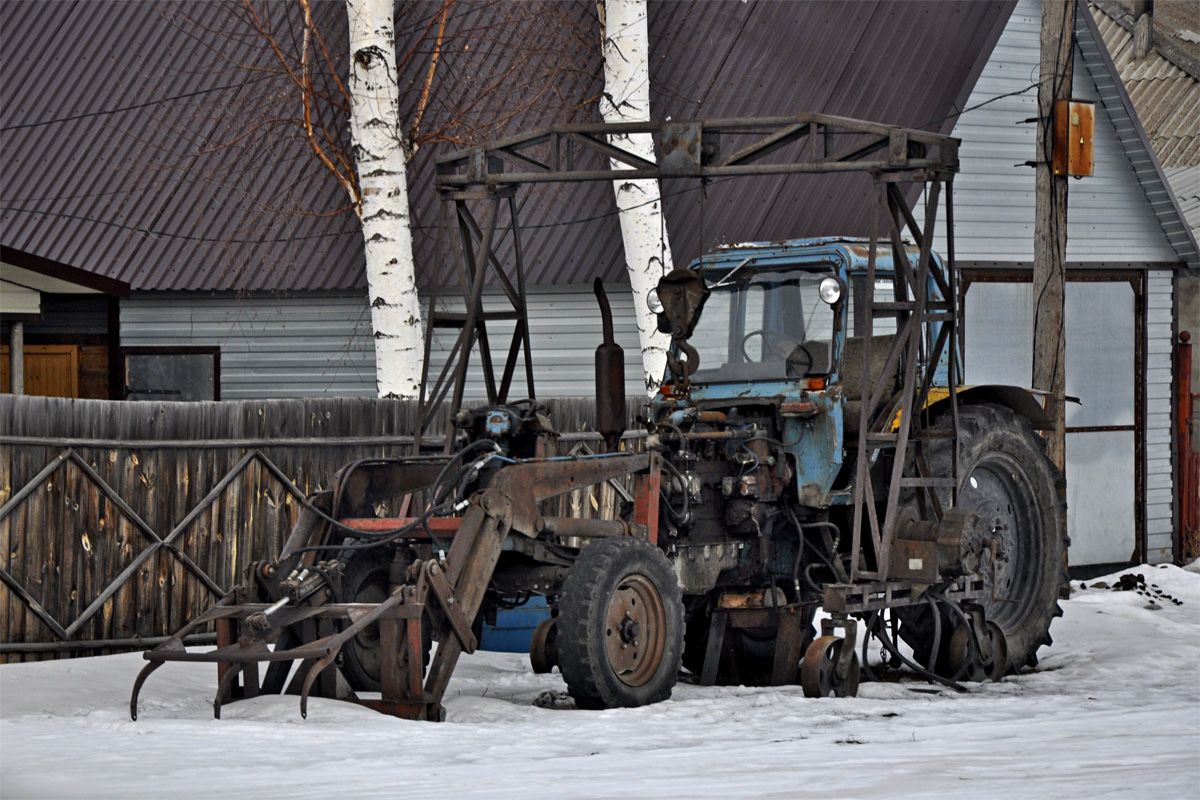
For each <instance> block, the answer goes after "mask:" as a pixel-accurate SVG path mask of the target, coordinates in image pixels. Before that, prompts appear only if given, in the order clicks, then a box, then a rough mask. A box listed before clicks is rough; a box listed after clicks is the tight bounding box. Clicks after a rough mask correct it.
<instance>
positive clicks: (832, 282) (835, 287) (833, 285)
mask: <svg viewBox="0 0 1200 800" xmlns="http://www.w3.org/2000/svg"><path fill="white" fill-rule="evenodd" d="M820 292H821V299H822V300H824V301H825V302H826V303H828V304H829V305H833V304H834V303H836V302H837V301H838V300H841V299H842V282H841V281H839V280H838V279H837V278H832V277H831V278H825V279H824V280H823V281H821V287H820Z"/></svg>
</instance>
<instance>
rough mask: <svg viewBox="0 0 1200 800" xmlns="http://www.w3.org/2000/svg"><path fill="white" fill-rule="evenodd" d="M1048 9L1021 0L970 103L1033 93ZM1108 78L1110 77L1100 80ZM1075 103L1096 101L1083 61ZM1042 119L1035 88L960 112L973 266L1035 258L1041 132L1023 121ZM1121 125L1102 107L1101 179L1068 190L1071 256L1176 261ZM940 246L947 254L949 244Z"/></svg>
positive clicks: (958, 192)
mask: <svg viewBox="0 0 1200 800" xmlns="http://www.w3.org/2000/svg"><path fill="white" fill-rule="evenodd" d="M1040 15H1041V5H1040V3H1038V2H1036V0H1020V2H1018V4H1017V8H1016V10H1015V11H1014V12H1013V15H1012V17H1011V18H1010V19H1009V23H1008V26H1007V27H1006V29H1005V31H1004V33H1003V35H1002V36H1001V38H1000V41H999V43H998V44H997V46H996V49H995V50H994V51H993V54H992V57H991V59H990V60H989V62H988V64H987V66H986V67H985V68H984V72H983V74H982V75H981V76H980V79H979V82H978V84H977V86H976V88H975V91H974V92H973V93H972V95H971V98H970V100H969V101H968V104H967V106H968V108H970V107H972V106H975V105H978V104H980V103H983V102H985V101H988V100H991V99H993V98H995V97H998V96H999V95H1002V94H1006V93H1009V92H1018V91H1020V90H1021V89H1024V88H1026V87H1027V86H1028V85H1029V83H1030V81H1029V80H1027V79H1028V78H1029V76H1031V75H1032V76H1034V78H1035V79H1036V75H1037V57H1038V37H1039V26H1040ZM1101 77H1103V76H1101ZM1074 94H1075V95H1076V96H1080V97H1084V98H1089V99H1094V100H1098V99H1099V96H1100V95H1099V91H1098V89H1097V87H1096V84H1095V82H1094V81H1093V80H1092V79H1091V76H1090V75H1089V72H1088V70H1087V68H1086V66H1085V65H1084V64H1083V63H1082V62H1081V61H1080V59H1078V58H1077V59H1076V67H1075V90H1074ZM1035 116H1037V100H1036V94H1035V93H1034V92H1033V91H1027V92H1026V93H1024V94H1019V95H1016V96H1014V97H1009V98H1005V99H1003V100H997V101H995V102H993V103H991V104H989V105H987V106H984V107H983V108H981V109H979V110H978V111H969V112H967V113H966V114H964V115H962V116H961V117H960V118H959V120H958V123H957V124H956V125H955V128H954V135H955V136H958V137H960V138H962V140H963V144H962V148H961V151H960V155H961V159H962V170H961V172H960V174H959V175H958V177H957V178H956V179H955V191H954V201H955V244H956V252H957V255H958V257H960V258H963V259H968V260H981V261H983V260H988V261H992V260H996V261H1010V260H1011V261H1031V260H1032V258H1033V229H1034V203H1035V198H1034V175H1033V170H1032V169H1030V168H1028V167H1025V166H1023V162H1025V161H1028V160H1030V159H1032V158H1033V157H1034V150H1035V139H1036V130H1035V128H1034V126H1033V125H1018V124H1015V123H1018V122H1020V121H1021V120H1024V119H1028V118H1030V117H1035ZM1121 124H1122V123H1121V120H1119V119H1116V120H1114V119H1112V118H1110V116H1109V115H1108V113H1107V111H1106V109H1105V107H1104V106H1103V105H1099V106H1097V114H1096V175H1095V176H1093V177H1090V178H1084V179H1082V180H1080V181H1072V182H1071V186H1070V204H1071V213H1070V214H1069V215H1068V236H1067V253H1068V258H1069V259H1070V260H1074V261H1115V260H1130V261H1160V260H1167V261H1173V260H1175V259H1177V258H1178V255H1177V254H1176V252H1175V250H1174V248H1172V246H1171V243H1170V242H1169V241H1168V240H1167V236H1166V234H1165V233H1164V231H1163V222H1162V221H1160V219H1159V218H1157V217H1156V216H1155V210H1154V208H1153V207H1152V206H1151V204H1150V203H1149V200H1148V198H1147V194H1146V191H1145V189H1144V188H1143V185H1142V183H1141V182H1140V179H1139V176H1138V174H1137V173H1135V171H1134V165H1133V163H1132V162H1131V160H1130V157H1129V155H1127V154H1126V152H1125V148H1124V146H1123V144H1122V141H1121V137H1120V135H1119V131H1118V127H1119V126H1120V125H1121ZM935 246H936V247H938V248H939V249H940V250H941V251H942V252H944V251H945V237H944V236H939V237H937V240H936V245H935Z"/></svg>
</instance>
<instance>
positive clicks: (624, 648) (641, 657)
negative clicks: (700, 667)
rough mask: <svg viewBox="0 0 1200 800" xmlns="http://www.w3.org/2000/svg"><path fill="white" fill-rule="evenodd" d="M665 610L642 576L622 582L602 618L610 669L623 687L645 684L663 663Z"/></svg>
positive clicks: (647, 580) (654, 590)
mask: <svg viewBox="0 0 1200 800" xmlns="http://www.w3.org/2000/svg"><path fill="white" fill-rule="evenodd" d="M665 643H666V610H665V609H664V607H663V602H662V598H661V597H659V594H658V590H657V589H656V588H655V587H654V583H653V582H652V581H651V580H650V579H649V578H647V577H646V576H644V575H630V576H629V577H627V578H625V579H624V580H623V581H621V583H620V585H618V586H617V588H616V590H615V591H614V592H613V593H612V597H611V598H610V599H609V601H608V611H607V612H606V613H605V615H604V647H605V652H606V653H607V655H608V663H609V666H611V667H612V670H613V673H614V674H616V676H617V678H619V679H620V680H621V682H622V683H624V684H625V685H626V686H642V685H644V684H645V683H647V682H648V681H649V680H650V679H651V678H652V677H654V673H655V672H657V671H658V665H659V664H660V663H661V662H662V654H663V647H664V644H665Z"/></svg>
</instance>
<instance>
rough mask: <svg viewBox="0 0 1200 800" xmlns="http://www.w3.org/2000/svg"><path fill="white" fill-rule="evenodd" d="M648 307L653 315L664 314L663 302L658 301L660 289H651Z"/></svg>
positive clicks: (647, 297) (647, 302)
mask: <svg viewBox="0 0 1200 800" xmlns="http://www.w3.org/2000/svg"><path fill="white" fill-rule="evenodd" d="M646 306H647V307H648V308H649V309H650V311H651V313H654V314H661V313H663V304H662V300H659V299H658V289H651V290H650V293H649V294H648V295H646Z"/></svg>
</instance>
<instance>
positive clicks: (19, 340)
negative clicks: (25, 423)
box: [8, 322, 25, 394]
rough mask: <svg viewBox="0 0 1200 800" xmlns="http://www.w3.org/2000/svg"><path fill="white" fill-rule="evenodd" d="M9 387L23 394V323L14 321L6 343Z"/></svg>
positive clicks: (14, 392)
mask: <svg viewBox="0 0 1200 800" xmlns="http://www.w3.org/2000/svg"><path fill="white" fill-rule="evenodd" d="M8 359H9V366H8V376H9V380H8V383H9V387H10V389H9V390H10V391H11V392H12V393H13V394H25V323H24V322H14V323H13V324H12V335H11V337H10V339H9V343H8Z"/></svg>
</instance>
